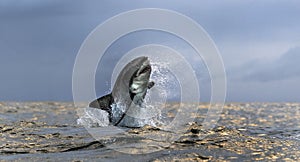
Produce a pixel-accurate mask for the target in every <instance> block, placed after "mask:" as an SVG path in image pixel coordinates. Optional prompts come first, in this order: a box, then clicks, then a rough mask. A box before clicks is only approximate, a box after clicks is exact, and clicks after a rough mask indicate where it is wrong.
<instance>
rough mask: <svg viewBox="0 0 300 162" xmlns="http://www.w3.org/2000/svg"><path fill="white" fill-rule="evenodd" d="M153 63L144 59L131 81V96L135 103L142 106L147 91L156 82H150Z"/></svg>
mask: <svg viewBox="0 0 300 162" xmlns="http://www.w3.org/2000/svg"><path fill="white" fill-rule="evenodd" d="M150 74H151V65H150V62H149V60H148V59H143V60H142V61H141V64H140V66H139V68H138V69H137V70H136V71H135V73H134V74H133V76H132V77H131V79H130V82H129V93H130V98H131V100H132V101H133V103H134V104H138V105H140V106H141V104H142V103H143V99H144V98H145V95H146V93H147V89H149V88H151V87H152V86H153V85H154V83H153V82H149V79H150Z"/></svg>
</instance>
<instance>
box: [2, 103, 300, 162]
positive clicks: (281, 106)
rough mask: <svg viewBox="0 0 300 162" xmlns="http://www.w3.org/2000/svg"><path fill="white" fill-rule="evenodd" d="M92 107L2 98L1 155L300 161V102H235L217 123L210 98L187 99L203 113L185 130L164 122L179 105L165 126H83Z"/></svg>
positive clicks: (167, 113) (4, 158) (18, 157)
mask: <svg viewBox="0 0 300 162" xmlns="http://www.w3.org/2000/svg"><path fill="white" fill-rule="evenodd" d="M85 106H86V104H84V103H83V104H82V105H79V106H78V105H77V106H74V104H73V103H71V102H70V103H68V102H0V134H1V138H0V160H1V161H15V160H20V161H41V160H46V161H112V160H113V161H123V162H124V161H176V160H178V161H192V160H195V161H199V160H204V161H205V160H207V161H218V160H225V161H243V160H248V161H253V160H261V161H275V160H278V161H299V160H300V103H227V104H225V106H224V108H223V110H222V113H221V114H220V116H219V117H220V119H219V120H218V121H217V123H216V124H215V125H214V127H213V128H212V129H205V127H204V125H203V121H204V120H205V118H206V113H207V111H208V108H209V105H208V104H207V103H200V104H197V105H195V104H184V105H181V106H183V107H185V108H187V107H193V108H196V109H197V112H196V113H193V114H192V115H190V117H191V118H193V121H191V122H188V123H185V124H183V125H181V126H180V128H185V129H184V130H182V131H177V130H172V129H174V127H172V129H164V128H162V126H161V125H164V124H168V125H170V124H172V121H173V120H174V119H176V115H177V114H178V113H179V112H180V111H181V110H180V106H179V104H178V103H168V104H167V105H165V106H164V107H163V108H162V109H163V111H162V112H161V114H160V118H157V120H161V123H160V124H161V125H160V124H159V122H158V123H157V122H156V123H154V124H151V123H150V124H146V125H144V126H143V127H141V128H125V127H112V126H104V125H102V127H99V125H92V126H87V125H83V124H82V123H81V124H78V119H79V118H80V117H82V116H78V115H79V114H78V110H82V109H83V108H84V107H85ZM183 115H184V114H183ZM99 122H101V121H99Z"/></svg>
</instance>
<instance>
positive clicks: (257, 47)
mask: <svg viewBox="0 0 300 162" xmlns="http://www.w3.org/2000/svg"><path fill="white" fill-rule="evenodd" d="M137 8H164V9H170V10H174V11H177V12H180V13H182V14H184V15H187V16H189V17H191V18H192V19H194V20H195V21H197V22H198V23H199V24H200V25H201V26H202V27H203V28H204V29H205V30H206V31H207V32H208V34H209V35H210V36H211V37H212V39H213V40H214V41H215V43H216V45H217V47H218V48H219V51H220V53H221V55H222V58H223V61H224V64H225V68H226V73H227V80H228V88H227V99H226V100H227V101H238V102H243V101H272V102H284V101H294V102H299V101H300V84H299V83H300V21H299V18H300V1H297V0H278V1H273V0H265V1H259V0H256V1H253V0H251V1H250V0H249V1H248V0H245V1H238V0H235V1H233V0H232V1H227V0H226V1H221V2H218V1H199V0H190V1H188V2H184V1H182V0H164V1H161V0H151V1H146V0H126V1H111V0H97V1H96V0H26V1H25V0H24V1H17V0H0V78H1V82H0V100H2V101H36V100H39V101H44V100H47V101H49V100H58V101H71V100H72V70H73V65H74V61H75V57H76V55H77V52H78V50H79V48H80V45H81V43H82V42H83V41H84V39H85V38H86V37H87V35H88V34H89V33H90V32H91V31H92V30H93V29H94V28H95V27H97V26H98V25H99V24H101V23H102V22H104V21H105V20H106V19H108V18H110V17H112V16H114V15H116V14H118V13H121V12H124V11H128V10H132V9H137ZM141 21H147V20H141ZM147 35H148V36H149V37H147V38H148V39H149V38H150V39H153V40H157V41H156V43H157V42H158V43H160V42H168V43H167V45H168V44H169V45H172V43H176V40H175V39H173V38H171V37H170V38H169V37H168V36H164V35H163V34H162V35H160V36H159V33H155V34H149V33H148V34H147V33H144V37H146V36H147ZM153 35H154V36H153ZM137 37H138V36H132V37H131V38H127V39H131V40H133V41H122V40H120V41H119V42H118V44H119V46H115V49H112V51H119V52H120V51H122V50H124V48H128V49H130V48H134V47H136V46H139V45H142V44H143V43H149V41H145V40H147V39H146V38H145V40H144V39H143V40H141V39H134V38H137ZM160 37H161V39H160ZM150 43H151V41H150ZM120 47H122V48H123V49H121V48H120ZM110 59H111V61H112V62H113V61H115V60H117V59H118V58H114V57H113V58H110ZM103 84H105V83H103ZM98 86H99V85H97V87H98ZM106 88H107V85H106V86H103V87H102V88H101V86H100V90H104V89H106ZM204 98H205V95H204ZM206 98H207V99H208V98H209V97H207V96H206Z"/></svg>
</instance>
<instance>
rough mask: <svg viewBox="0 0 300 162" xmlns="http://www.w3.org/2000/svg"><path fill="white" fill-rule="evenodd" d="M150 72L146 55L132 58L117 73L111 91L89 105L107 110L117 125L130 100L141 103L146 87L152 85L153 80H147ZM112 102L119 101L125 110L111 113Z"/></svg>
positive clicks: (148, 87)
mask: <svg viewBox="0 0 300 162" xmlns="http://www.w3.org/2000/svg"><path fill="white" fill-rule="evenodd" d="M150 74H151V65H150V62H149V60H148V58H147V57H144V56H143V57H138V58H136V59H134V60H132V61H131V62H129V63H128V64H127V65H126V66H125V67H124V68H123V69H122V71H121V72H120V74H119V75H118V78H117V80H116V82H115V85H114V87H113V90H112V92H111V93H110V94H108V95H105V96H103V97H100V98H98V99H96V100H94V101H92V102H91V103H90V104H89V107H93V108H99V109H102V110H105V111H107V112H108V114H109V120H110V122H111V124H113V125H115V126H116V125H118V124H119V123H120V122H121V120H122V119H123V118H124V116H125V115H126V111H127V110H128V108H129V106H130V105H131V103H132V102H133V103H134V104H137V105H139V106H141V104H142V103H143V99H144V98H145V95H146V93H147V89H150V88H151V87H153V85H154V82H149V78H150ZM114 103H121V104H122V105H123V106H125V111H124V112H122V113H121V114H113V112H112V104H114Z"/></svg>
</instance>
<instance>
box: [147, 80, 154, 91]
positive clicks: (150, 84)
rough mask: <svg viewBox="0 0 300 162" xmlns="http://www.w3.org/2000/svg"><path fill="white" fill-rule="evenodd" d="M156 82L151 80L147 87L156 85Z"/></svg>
mask: <svg viewBox="0 0 300 162" xmlns="http://www.w3.org/2000/svg"><path fill="white" fill-rule="evenodd" d="M154 84H155V83H154V82H152V81H151V82H149V83H148V86H147V87H148V89H150V88H152V87H153V86H154Z"/></svg>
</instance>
